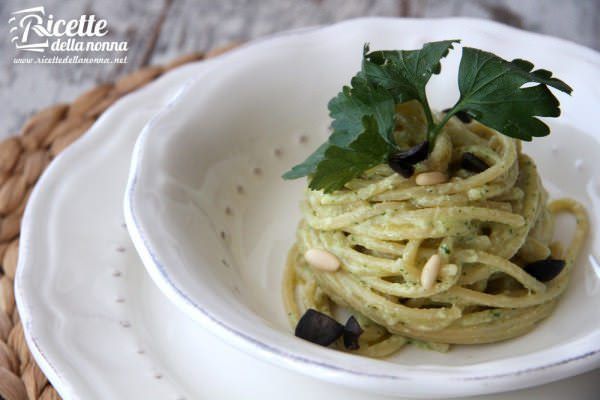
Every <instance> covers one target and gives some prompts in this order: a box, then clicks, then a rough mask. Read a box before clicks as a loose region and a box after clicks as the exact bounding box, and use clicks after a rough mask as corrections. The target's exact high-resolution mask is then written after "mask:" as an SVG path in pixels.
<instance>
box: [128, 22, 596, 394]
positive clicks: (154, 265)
mask: <svg viewBox="0 0 600 400" xmlns="http://www.w3.org/2000/svg"><path fill="white" fill-rule="evenodd" d="M381 20H393V21H396V22H397V23H403V22H405V21H410V22H415V21H419V22H421V23H423V22H424V23H427V22H430V21H431V20H432V19H414V18H410V19H399V18H381V17H369V18H358V19H353V20H347V21H343V22H340V23H337V24H333V25H329V26H327V27H324V28H319V30H327V29H331V28H333V27H339V26H342V25H352V24H363V23H378V22H379V21H381ZM440 20H443V21H452V22H455V23H456V22H468V23H470V24H474V25H478V26H477V27H478V28H480V30H479V31H478V32H482V31H483V32H489V31H490V30H491V31H496V32H494V33H501V32H502V31H509V32H512V33H513V34H519V35H527V36H531V37H535V38H537V39H539V40H548V41H555V42H556V43H557V44H559V45H561V46H563V49H562V50H563V51H564V46H567V47H570V48H571V50H574V51H577V52H581V54H584V56H585V57H586V58H592V59H594V58H595V59H596V60H595V63H597V64H600V53H597V52H595V51H594V50H591V49H588V48H586V47H584V46H581V45H578V44H575V43H573V42H570V41H567V40H564V39H559V38H555V37H551V36H547V35H542V34H537V33H533V32H528V31H523V30H520V29H517V28H513V27H508V26H505V25H503V24H500V23H497V22H491V21H487V20H480V19H476V18H462V17H461V18H441V19H436V21H440ZM313 29H315V28H308V29H302V30H301V31H300V32H295V31H294V32H288V33H287V35H285V36H287V37H288V38H289V37H290V36H294V35H298V34H302V33H304V32H306V31H312V30H313ZM281 37H282V36H275V37H267V38H262V39H259V40H258V41H253V42H250V43H249V44H248V45H245V46H242V47H241V48H239V49H236V50H234V51H232V52H231V53H229V54H225V55H224V56H223V57H222V59H221V60H220V63H225V62H226V61H227V60H228V59H229V58H230V57H232V56H234V55H235V54H238V55H239V54H240V53H243V52H249V51H252V48H253V46H254V45H256V44H257V43H263V44H264V43H265V42H269V41H272V40H280V39H281ZM208 73H209V74H210V71H208ZM197 81H198V80H197V79H195V80H190V81H189V82H188V84H187V85H186V88H185V89H183V90H182V91H181V92H180V93H179V96H178V97H177V98H175V99H173V101H172V102H171V104H170V105H169V106H167V107H165V109H163V110H162V111H161V112H160V113H158V114H157V115H156V116H155V117H154V118H153V119H152V120H151V121H150V122H149V123H148V124H147V125H146V127H145V128H144V130H143V131H142V133H141V134H140V136H139V138H138V141H137V142H136V145H135V148H134V153H133V156H132V162H131V170H130V175H129V180H128V184H127V188H126V192H125V199H124V203H123V208H124V213H125V218H126V221H127V227H128V230H129V232H130V236H131V238H132V240H133V243H134V245H135V247H136V249H137V251H138V254H139V255H140V257H141V259H142V261H143V264H144V265H145V266H146V270H147V271H148V273H149V275H150V276H151V277H152V279H153V280H154V282H155V283H156V284H157V286H159V288H160V289H161V290H162V291H163V293H165V294H166V296H167V297H168V298H169V299H170V300H171V301H173V302H174V303H175V304H177V306H178V307H180V308H181V309H183V310H184V312H186V313H187V314H188V315H189V316H190V317H192V318H194V319H195V320H197V321H199V322H200V323H201V324H203V325H204V326H205V327H206V328H207V329H210V330H211V331H212V332H213V334H215V335H219V336H221V337H224V336H225V337H227V338H228V339H227V340H226V341H228V342H229V343H231V344H232V345H234V346H235V347H237V348H239V349H241V350H243V351H246V352H249V353H250V354H256V353H258V354H259V356H260V357H261V358H262V359H266V360H269V361H272V362H275V363H277V364H279V365H283V366H286V367H291V368H293V369H294V370H296V371H299V372H303V373H307V368H306V367H307V366H308V367H310V368H315V367H317V368H319V369H322V371H320V372H321V373H324V374H329V375H335V376H336V379H339V380H341V381H349V380H350V379H356V378H366V379H369V380H371V379H374V380H402V381H406V380H407V379H410V380H414V381H415V382H418V381H419V379H425V378H422V377H420V376H419V375H421V374H423V371H422V370H420V371H418V373H415V374H413V373H411V371H408V370H407V367H406V366H402V365H397V366H395V368H397V370H398V371H399V373H389V374H381V373H369V372H364V371H358V370H354V369H348V368H345V367H343V366H340V365H336V364H333V363H331V362H329V361H322V360H319V359H315V358H313V357H310V356H306V355H302V354H300V353H298V352H293V351H290V349H283V348H281V347H280V346H278V345H277V344H269V343H265V342H264V341H261V339H260V338H259V337H254V336H251V335H248V334H246V333H244V332H242V331H241V330H239V329H238V328H236V327H235V326H231V325H229V324H228V323H227V322H226V321H223V320H222V319H220V318H219V317H218V316H217V315H214V314H213V313H211V312H210V311H209V310H207V309H206V308H205V307H203V306H202V304H199V303H198V302H197V301H196V300H194V298H192V297H191V296H190V295H189V294H187V293H186V291H185V289H183V288H182V287H180V286H179V285H177V283H176V280H174V279H173V278H172V276H171V275H170V274H169V272H168V268H166V267H165V265H164V263H162V262H161V260H160V258H159V256H158V254H157V252H156V251H155V249H154V246H153V245H152V243H151V240H149V239H148V237H149V235H148V232H147V231H145V230H144V228H143V227H142V224H140V222H139V220H140V215H139V214H138V211H137V210H138V208H137V206H136V201H139V200H138V197H137V196H138V195H139V193H140V191H143V190H142V189H139V186H138V181H139V176H140V171H141V170H143V168H144V167H143V166H144V162H145V161H146V160H145V159H144V154H145V146H146V145H147V143H148V138H149V136H150V135H152V133H153V132H154V128H155V126H157V125H158V124H159V123H160V121H162V120H163V119H164V118H166V117H167V116H169V114H170V112H171V110H172V108H173V107H174V106H175V105H176V104H177V102H178V100H179V98H183V97H184V96H185V94H186V93H187V92H189V91H190V90H191V88H192V87H193V85H194V83H195V82H197ZM598 338H600V331H596V332H592V333H590V334H589V335H587V336H585V337H583V338H580V339H579V340H578V341H577V343H579V342H589V343H590V344H593V343H594V339H596V342H597V341H598V340H597V339H598ZM568 345H569V346H570V345H573V342H571V343H569V344H564V345H561V346H559V347H556V348H554V350H555V353H559V351H558V350H559V349H563V347H566V346H568ZM588 347H590V348H591V349H592V350H590V351H586V352H584V353H580V354H576V355H573V356H569V357H566V358H564V356H563V357H561V359H558V360H557V359H553V361H552V362H549V363H542V364H539V363H538V365H536V366H535V367H530V368H523V369H519V370H516V371H511V372H503V373H500V374H487V375H479V376H470V377H464V376H463V377H462V378H461V377H460V376H452V375H450V376H448V375H446V374H445V372H447V371H444V370H445V369H448V368H449V367H440V368H439V369H440V371H435V372H434V371H428V372H427V373H428V375H427V379H431V378H432V377H435V378H437V379H439V382H440V383H442V382H443V383H448V384H452V383H456V382H462V383H464V382H466V381H468V382H480V383H481V382H485V384H486V385H492V386H493V385H502V383H498V382H502V381H503V380H504V379H507V378H513V379H514V378H516V377H523V376H524V375H527V376H533V375H535V374H537V375H541V376H537V380H536V383H534V384H523V385H520V386H518V387H527V386H533V385H538V384H542V383H546V382H548V381H551V380H554V379H556V377H557V376H560V377H567V376H572V375H575V374H577V373H581V372H584V371H586V370H589V369H592V368H594V367H597V366H599V365H600V348H593V346H588ZM547 352H548V351H547V350H544V351H538V352H535V353H532V354H529V356H533V355H540V354H545V353H547ZM566 354H568V352H566ZM526 356H528V355H526ZM526 356H520V357H514V358H510V359H509V360H512V359H524V358H526ZM505 360H506V359H505ZM494 362H497V361H489V362H486V363H478V364H474V365H484V364H485V365H489V364H493V363H494ZM455 370H456V368H455ZM310 374H311V375H314V376H318V373H314V372H312V373H310ZM346 374H350V375H351V376H350V377H348V376H345V375H346ZM436 375H437V376H436ZM500 390H504V389H501V388H497V387H496V388H495V389H491V390H490V388H489V387H488V388H487V389H486V390H484V391H483V392H480V391H478V392H477V393H492V392H496V391H500ZM464 393H465V392H459V393H457V394H464Z"/></svg>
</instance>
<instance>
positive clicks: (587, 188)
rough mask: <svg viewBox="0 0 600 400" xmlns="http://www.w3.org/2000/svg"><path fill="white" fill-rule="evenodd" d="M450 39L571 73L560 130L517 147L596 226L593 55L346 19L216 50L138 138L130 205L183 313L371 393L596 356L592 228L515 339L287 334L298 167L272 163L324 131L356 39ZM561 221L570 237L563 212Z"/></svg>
mask: <svg viewBox="0 0 600 400" xmlns="http://www.w3.org/2000/svg"><path fill="white" fill-rule="evenodd" d="M433 28H435V29H433ZM449 38H461V39H463V44H464V45H468V46H473V47H478V48H483V49H486V50H489V51H492V52H494V53H496V54H499V55H501V56H503V57H505V58H508V59H512V58H517V57H520V58H526V59H529V60H531V61H533V62H534V63H535V64H536V66H537V67H540V68H547V69H550V70H552V71H554V73H555V74H556V75H557V76H559V77H560V78H562V79H564V80H566V81H567V82H568V83H569V84H571V85H572V86H573V87H574V93H575V94H574V96H573V97H572V98H569V97H568V96H566V95H559V98H560V100H561V102H562V103H563V111H564V116H563V117H562V118H561V120H560V123H557V122H555V121H551V124H552V127H553V129H554V133H553V135H551V136H550V137H549V138H545V139H541V140H537V141H536V142H535V144H534V145H528V146H527V148H526V150H527V152H529V153H530V154H531V155H533V156H534V158H535V159H536V160H537V163H538V166H539V168H540V170H541V171H542V176H543V177H544V178H545V183H546V185H547V186H548V187H549V188H550V189H552V192H553V194H554V195H561V196H562V195H568V196H571V197H575V198H577V199H579V200H580V201H582V202H583V203H584V204H586V206H588V209H589V210H590V212H591V213H593V214H592V215H591V217H592V227H595V226H598V222H599V221H598V215H597V214H595V211H594V210H596V209H597V207H598V206H600V202H599V201H598V200H599V198H598V197H599V196H600V187H599V185H600V182H599V181H598V178H599V177H600V168H599V167H598V165H597V164H594V161H595V158H596V157H597V155H598V154H600V145H599V144H598V140H599V139H600V136H598V133H597V131H596V129H595V126H596V120H595V119H596V116H595V113H594V110H595V109H597V107H598V105H599V104H600V84H599V82H598V80H597V79H596V78H597V75H598V73H599V72H600V55H598V54H597V53H595V52H593V51H591V50H588V49H585V48H582V47H580V46H577V45H574V44H571V43H567V42H564V41H561V40H558V39H552V38H547V37H542V36H539V35H534V34H530V33H526V32H522V31H518V30H515V29H511V28H507V27H504V26H501V25H498V24H492V23H487V22H482V21H476V20H452V19H450V20H398V19H362V20H354V21H350V22H345V23H341V24H338V25H333V26H331V27H327V28H323V29H317V30H309V31H304V32H296V33H292V34H287V35H282V36H278V37H275V38H271V39H268V40H262V41H259V42H256V43H253V44H250V45H247V46H245V47H243V48H241V49H239V50H237V51H233V52H231V53H229V54H227V55H225V56H224V57H222V58H221V59H220V60H218V61H217V62H216V63H215V65H214V67H213V68H211V69H210V71H207V72H206V74H205V75H203V76H202V78H200V79H198V80H196V81H194V82H191V83H190V84H188V85H187V87H186V88H185V90H184V91H182V93H180V94H179V95H178V96H177V98H176V99H175V100H174V101H173V102H172V103H171V104H169V106H168V107H167V108H166V109H165V110H164V111H163V112H161V113H160V115H159V116H157V117H156V118H155V119H153V121H152V122H151V123H150V124H149V125H148V126H147V127H146V128H145V130H144V131H143V133H142V134H141V136H140V138H139V140H138V142H137V144H136V150H135V152H134V157H133V162H132V171H131V176H130V180H129V185H128V190H127V193H126V200H125V214H126V220H127V223H128V228H129V231H130V233H131V235H132V238H133V241H134V243H135V245H136V248H137V249H138V252H139V253H140V254H141V256H142V260H143V262H144V264H145V265H146V268H147V269H148V271H149V273H150V275H151V277H152V278H153V279H154V280H155V282H156V283H157V284H158V286H159V287H160V288H161V289H162V290H163V291H164V292H165V293H166V294H167V296H168V297H169V298H170V299H172V300H173V301H174V302H175V303H176V304H177V306H179V307H180V308H181V309H182V310H183V311H184V312H185V313H187V314H188V315H190V316H191V317H192V318H194V319H196V320H198V321H199V322H201V323H202V324H203V325H204V326H205V327H207V328H208V329H210V330H211V331H213V332H215V333H216V334H218V335H219V336H220V337H222V338H224V339H225V340H227V341H228V342H230V343H232V344H233V345H235V346H237V347H239V348H241V349H243V350H244V351H246V352H249V353H251V354H254V355H256V356H258V357H261V358H264V359H266V360H269V361H273V362H276V363H277V364H279V365H283V366H286V367H290V368H293V369H295V370H297V371H300V372H303V373H306V374H309V375H312V376H315V377H318V378H323V379H326V380H329V381H332V382H336V383H340V384H345V385H350V386H354V387H357V388H361V389H363V390H369V391H372V392H377V393H384V394H393V395H404V396H418V397H425V398H431V397H448V396H459V395H472V394H480V393H491V392H496V391H502V390H508V389H515V388H522V387H527V386H532V385H537V384H541V383H545V382H548V381H552V380H556V379H559V378H562V377H566V376H571V375H574V374H577V373H581V372H583V371H586V370H590V369H593V368H595V367H598V366H599V365H600V328H599V323H598V321H600V308H598V307H597V304H598V302H600V290H599V288H598V286H599V284H598V276H596V275H595V273H594V271H593V268H592V266H591V265H590V263H589V262H588V260H587V257H588V256H589V255H591V254H593V253H596V254H600V240H599V237H598V235H596V234H595V233H592V234H591V235H590V237H589V240H588V242H587V245H586V248H585V250H584V253H585V255H584V256H583V257H581V259H580V260H579V262H578V267H577V271H576V272H575V275H574V278H573V283H572V285H571V288H570V290H569V291H568V293H567V294H566V296H565V298H564V300H563V301H562V302H561V303H560V306H559V307H558V309H557V311H556V312H555V314H554V315H553V316H552V317H551V318H550V319H549V320H547V321H544V322H543V323H542V324H541V325H540V326H539V327H538V328H537V329H536V330H534V331H533V332H532V333H531V334H528V335H526V336H523V337H521V338H518V339H515V340H511V341H508V342H503V343H499V344H493V345H485V346H457V347H455V348H454V349H453V350H452V352H450V353H449V354H437V353H433V352H423V351H420V350H415V349H408V350H406V351H402V352H400V353H399V354H397V355H396V356H395V357H392V358H390V359H387V360H372V359H368V358H364V357H360V356H354V355H349V354H345V353H342V352H337V351H334V350H330V349H326V348H322V347H319V346H315V345H312V344H310V343H308V342H305V341H302V340H299V339H297V338H295V337H294V336H293V335H292V334H291V329H290V327H289V326H288V325H287V320H286V318H285V314H284V310H283V307H282V301H281V298H280V292H281V289H280V287H281V276H282V269H283V265H284V260H285V255H286V252H287V250H288V248H289V247H290V246H291V244H292V243H293V240H294V231H295V225H296V223H297V222H298V221H299V218H300V216H299V212H298V202H299V200H300V198H301V193H302V187H303V185H304V182H300V181H296V182H285V181H283V180H282V179H281V178H280V175H281V173H282V172H284V171H285V170H287V169H288V168H289V167H290V166H292V165H293V164H295V163H296V162H298V161H301V160H302V159H304V158H305V156H306V155H308V154H309V153H310V152H311V151H312V150H313V149H314V148H316V146H317V145H318V144H319V143H321V142H322V141H323V140H324V138H325V137H326V135H327V134H328V132H327V126H328V124H329V122H330V121H329V118H328V116H327V107H326V105H327V101H328V100H329V99H330V98H331V97H333V96H334V95H335V94H336V93H337V91H338V90H339V89H340V87H341V86H342V85H343V84H344V83H347V82H348V81H349V79H350V77H351V76H353V74H354V73H355V72H356V71H357V70H358V69H359V62H360V54H361V50H362V45H363V43H364V42H370V43H371V45H372V48H373V49H387V48H402V49H405V48H417V47H420V46H421V45H422V43H424V42H428V41H433V40H442V39H449ZM459 56H460V51H454V52H451V55H450V57H448V59H447V60H446V61H445V62H444V67H443V72H442V75H441V77H435V78H434V79H433V80H432V84H431V85H430V86H431V87H430V88H429V89H430V93H429V98H430V99H432V103H433V106H434V107H436V108H442V107H443V106H445V105H448V104H452V102H453V101H454V100H455V99H456V98H457V97H458V94H457V89H456V83H455V78H452V77H455V76H456V69H457V65H458V58H459ZM594 135H595V136H594ZM300 137H305V138H307V139H308V141H307V142H306V143H303V142H305V141H302V142H301V141H300ZM563 222H564V221H563ZM561 226H562V227H563V228H564V229H561V230H560V231H561V235H560V236H561V239H563V240H567V239H568V233H567V231H568V229H567V225H566V223H565V224H563V225H561Z"/></svg>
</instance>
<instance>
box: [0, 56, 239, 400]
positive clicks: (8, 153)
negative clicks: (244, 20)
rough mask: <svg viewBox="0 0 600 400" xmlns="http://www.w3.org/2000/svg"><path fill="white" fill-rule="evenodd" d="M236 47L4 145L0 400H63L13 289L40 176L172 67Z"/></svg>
mask: <svg viewBox="0 0 600 400" xmlns="http://www.w3.org/2000/svg"><path fill="white" fill-rule="evenodd" d="M232 47H233V45H230V46H226V47H221V48H218V49H215V50H211V51H209V52H207V53H205V54H203V53H194V54H189V55H185V56H183V57H180V58H177V59H175V60H173V61H171V62H170V63H169V64H167V65H165V66H152V67H145V68H142V69H139V70H137V71H135V72H133V73H131V74H129V75H126V76H123V77H122V78H120V79H119V80H117V81H116V82H114V83H105V84H101V85H98V86H96V87H94V88H93V89H91V90H88V91H87V92H85V93H83V94H81V95H80V96H79V97H77V98H76V99H75V100H74V101H73V102H72V103H70V104H55V105H52V106H50V107H48V108H46V109H44V110H42V111H39V112H37V113H36V114H34V115H33V116H32V117H31V118H29V119H28V120H27V121H26V122H25V124H24V125H23V127H22V128H21V132H20V134H19V135H18V136H14V137H11V138H8V139H6V140H4V141H2V142H0V261H1V264H2V268H1V271H0V275H1V277H0V400H2V399H4V400H37V399H40V400H55V399H60V396H59V395H58V394H57V392H56V391H55V390H54V388H53V387H52V385H51V384H50V382H48V380H47V379H46V377H45V376H44V374H43V373H42V371H41V370H40V368H39V367H38V366H37V364H36V363H35V361H34V359H33V357H32V356H31V353H30V352H29V349H28V348H27V344H26V342H25V337H24V336H23V326H22V325H21V322H20V319H19V313H18V312H17V308H16V307H15V297H14V290H13V284H14V278H15V271H16V268H17V259H18V257H19V234H20V230H21V217H22V216H23V211H24V210H25V205H26V203H27V200H28V199H29V194H30V193H31V190H32V188H33V186H34V185H35V184H36V182H37V180H38V178H39V176H40V175H41V173H42V172H43V171H44V169H45V168H46V167H47V166H48V164H49V163H50V162H51V161H52V159H53V158H54V157H56V156H57V155H58V154H60V152H61V151H63V150H64V149H65V148H67V147H68V146H69V145H70V144H71V143H73V142H74V141H75V140H77V139H78V138H79V137H80V136H82V135H83V134H84V133H85V132H86V131H87V130H88V128H89V127H90V126H91V125H92V124H93V123H94V121H96V119H97V118H98V117H99V116H100V115H101V114H102V113H103V112H104V111H105V110H106V109H107V108H108V107H110V105H111V104H113V103H114V102H115V101H117V100H118V99H119V98H120V97H122V96H124V95H126V94H127V93H130V92H132V91H134V90H136V89H138V88H140V87H142V86H144V85H146V84H147V83H149V82H151V81H152V80H154V79H156V78H157V77H158V76H160V75H162V74H164V73H165V72H167V71H169V70H171V69H173V68H177V67H178V66H180V65H182V64H185V63H188V62H191V61H198V60H202V59H205V58H210V57H215V56H217V55H219V54H221V53H223V52H225V51H227V50H228V49H230V48H232Z"/></svg>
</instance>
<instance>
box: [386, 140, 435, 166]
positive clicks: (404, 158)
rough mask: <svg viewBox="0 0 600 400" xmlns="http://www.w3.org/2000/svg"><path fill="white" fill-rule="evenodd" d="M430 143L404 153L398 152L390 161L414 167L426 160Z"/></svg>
mask: <svg viewBox="0 0 600 400" xmlns="http://www.w3.org/2000/svg"><path fill="white" fill-rule="evenodd" d="M428 151H429V142H428V141H427V140H426V141H424V142H423V143H419V144H418V145H416V146H413V147H411V148H410V149H407V150H404V151H398V152H396V153H394V154H392V155H391V156H390V160H394V161H400V162H403V163H404V164H410V165H414V164H416V163H418V162H421V161H423V160H425V159H426V158H427V156H428Z"/></svg>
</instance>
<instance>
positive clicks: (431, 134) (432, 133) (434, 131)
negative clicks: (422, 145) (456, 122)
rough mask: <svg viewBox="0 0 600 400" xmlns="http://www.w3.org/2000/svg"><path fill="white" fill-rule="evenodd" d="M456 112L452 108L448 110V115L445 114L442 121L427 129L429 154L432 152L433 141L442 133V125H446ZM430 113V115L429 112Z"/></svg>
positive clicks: (454, 108)
mask: <svg viewBox="0 0 600 400" xmlns="http://www.w3.org/2000/svg"><path fill="white" fill-rule="evenodd" d="M456 112H457V109H456V107H453V108H452V110H450V111H449V112H448V113H446V115H444V118H442V120H441V121H440V123H439V124H434V125H433V126H432V127H430V128H429V129H427V140H428V141H429V152H430V153H431V151H432V150H433V147H434V146H435V140H436V139H437V136H438V135H439V133H440V132H441V131H442V128H443V127H444V125H446V123H447V122H448V121H449V120H450V118H452V116H453V115H454V114H455V113H456ZM430 113H431V111H430ZM428 126H430V125H429V124H428Z"/></svg>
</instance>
